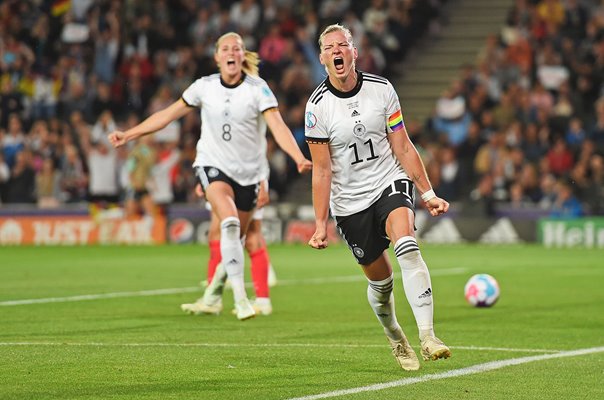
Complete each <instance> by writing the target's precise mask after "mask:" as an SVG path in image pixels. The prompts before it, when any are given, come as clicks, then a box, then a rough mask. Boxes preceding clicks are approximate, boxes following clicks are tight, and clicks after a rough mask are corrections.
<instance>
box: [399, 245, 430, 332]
mask: <svg viewBox="0 0 604 400" xmlns="http://www.w3.org/2000/svg"><path fill="white" fill-rule="evenodd" d="M394 253H395V254H396V259H397V260H398V263H399V265H400V266H401V271H402V272H403V287H404V288H405V295H406V296H407V301H408V302H409V305H410V306H411V309H412V310H413V315H414V316H415V322H416V323H417V328H418V329H419V337H420V339H423V338H424V337H425V336H434V308H433V305H432V283H431V282H430V272H428V267H427V266H426V263H425V262H424V260H423V258H422V255H421V253H420V251H419V247H418V245H417V241H416V240H415V238H414V237H413V236H403V237H402V238H400V239H399V240H397V242H396V243H395V245H394Z"/></svg>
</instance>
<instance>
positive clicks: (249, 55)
mask: <svg viewBox="0 0 604 400" xmlns="http://www.w3.org/2000/svg"><path fill="white" fill-rule="evenodd" d="M228 37H235V38H237V40H239V42H241V46H242V47H243V51H244V53H245V55H244V57H245V59H244V60H243V65H242V68H241V69H242V70H243V72H245V73H246V74H247V75H251V76H258V64H260V57H259V56H258V53H256V52H255V51H249V50H246V48H245V43H243V39H242V38H241V36H240V35H239V34H238V33H235V32H227V33H225V34H224V35H222V36H221V37H219V38H218V40H217V41H216V49H215V52H218V47H219V46H220V43H221V42H222V41H223V40H224V39H226V38H228ZM218 68H219V69H220V66H218Z"/></svg>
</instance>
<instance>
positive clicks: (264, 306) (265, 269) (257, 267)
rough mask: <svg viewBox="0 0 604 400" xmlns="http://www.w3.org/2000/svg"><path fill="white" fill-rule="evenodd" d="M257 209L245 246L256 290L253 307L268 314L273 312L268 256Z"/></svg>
mask: <svg viewBox="0 0 604 400" xmlns="http://www.w3.org/2000/svg"><path fill="white" fill-rule="evenodd" d="M258 211H262V210H256V211H255V212H254V217H253V218H252V221H251V222H250V226H249V228H248V230H247V233H246V236H245V248H246V250H247V252H248V254H249V255H250V261H251V272H252V281H253V282H254V290H255V291H256V300H254V304H253V305H254V309H255V310H256V312H257V313H259V314H262V315H270V314H271V313H272V312H273V307H272V304H271V299H270V294H269V285H268V275H269V258H268V251H267V249H266V241H265V240H264V236H262V219H260V218H257V217H256V214H257V213H258Z"/></svg>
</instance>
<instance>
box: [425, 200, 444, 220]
mask: <svg viewBox="0 0 604 400" xmlns="http://www.w3.org/2000/svg"><path fill="white" fill-rule="evenodd" d="M426 208H427V209H428V211H429V212H430V214H431V215H432V216H433V217H436V216H439V215H441V214H444V213H446V212H447V211H449V203H448V202H447V201H446V200H444V199H441V198H440V197H433V198H431V199H430V200H428V201H427V202H426Z"/></svg>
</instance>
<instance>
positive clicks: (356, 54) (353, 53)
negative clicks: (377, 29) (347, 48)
mask: <svg viewBox="0 0 604 400" xmlns="http://www.w3.org/2000/svg"><path fill="white" fill-rule="evenodd" d="M358 57H359V51H358V50H357V48H356V47H353V48H352V59H353V60H355V61H356V60H357V58H358Z"/></svg>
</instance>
